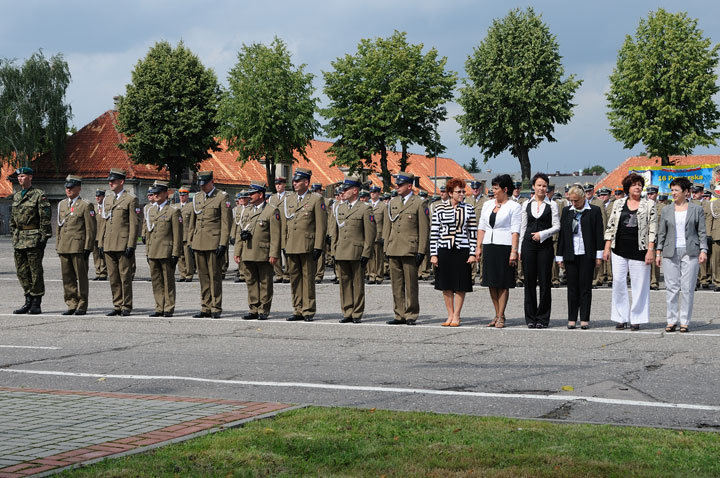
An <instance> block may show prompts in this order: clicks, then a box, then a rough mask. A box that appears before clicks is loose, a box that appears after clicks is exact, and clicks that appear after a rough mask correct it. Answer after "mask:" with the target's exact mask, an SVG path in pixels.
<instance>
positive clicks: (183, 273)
mask: <svg viewBox="0 0 720 478" xmlns="http://www.w3.org/2000/svg"><path fill="white" fill-rule="evenodd" d="M178 196H179V197H180V203H179V204H178V205H177V207H178V209H179V210H180V218H181V219H182V224H183V228H182V232H183V238H182V243H183V250H182V253H181V254H180V258H179V259H178V273H179V274H180V278H179V279H178V280H177V281H178V282H192V278H193V275H194V274H195V256H194V255H193V253H192V249H191V248H190V243H189V242H188V233H189V232H190V228H189V227H188V224H190V216H191V215H192V213H193V209H192V203H191V202H190V201H189V199H190V187H189V186H182V187H181V188H180V189H178Z"/></svg>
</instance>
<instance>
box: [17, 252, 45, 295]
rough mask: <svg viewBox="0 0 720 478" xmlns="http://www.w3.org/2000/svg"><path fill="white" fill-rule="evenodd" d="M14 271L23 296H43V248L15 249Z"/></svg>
mask: <svg viewBox="0 0 720 478" xmlns="http://www.w3.org/2000/svg"><path fill="white" fill-rule="evenodd" d="M14 251H15V271H16V272H17V277H18V280H19V281H20V286H22V288H23V291H24V293H25V295H31V296H33V297H42V296H43V295H45V278H44V274H43V266H42V261H43V257H44V256H45V248H44V247H28V248H27V249H15V250H14Z"/></svg>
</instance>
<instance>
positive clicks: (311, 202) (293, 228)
mask: <svg viewBox="0 0 720 478" xmlns="http://www.w3.org/2000/svg"><path fill="white" fill-rule="evenodd" d="M311 177H312V171H310V170H309V169H305V168H297V169H296V170H295V174H294V175H293V178H292V182H293V189H294V190H295V192H294V193H292V194H289V195H288V196H287V198H286V199H285V203H284V204H283V208H282V209H281V211H280V217H281V220H282V231H283V232H282V234H281V236H282V246H283V247H282V248H283V249H284V250H285V253H286V254H287V258H288V275H289V276H290V290H291V293H292V300H293V309H294V313H293V315H292V316H290V317H288V319H287V320H289V321H296V320H305V321H306V322H312V320H313V317H314V316H315V310H316V307H315V280H314V279H315V273H316V272H317V260H318V259H320V256H321V255H322V251H323V247H324V246H325V235H326V234H327V211H326V209H327V208H326V206H325V201H323V199H322V198H321V197H320V196H319V195H317V194H313V193H311V192H309V190H308V186H309V184H310V178H311Z"/></svg>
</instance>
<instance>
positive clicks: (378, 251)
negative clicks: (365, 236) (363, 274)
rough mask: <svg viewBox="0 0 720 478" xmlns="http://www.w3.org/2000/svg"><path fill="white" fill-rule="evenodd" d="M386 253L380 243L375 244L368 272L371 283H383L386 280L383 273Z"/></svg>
mask: <svg viewBox="0 0 720 478" xmlns="http://www.w3.org/2000/svg"><path fill="white" fill-rule="evenodd" d="M383 261H384V253H383V246H382V244H380V243H379V242H375V243H373V253H372V256H371V257H370V261H368V265H367V271H368V278H369V279H370V280H371V281H379V282H382V281H383V279H384V278H385V275H384V273H383V272H384V271H383Z"/></svg>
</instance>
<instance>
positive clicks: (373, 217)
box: [370, 214, 375, 222]
mask: <svg viewBox="0 0 720 478" xmlns="http://www.w3.org/2000/svg"><path fill="white" fill-rule="evenodd" d="M370 222H375V216H373V215H372V214H370Z"/></svg>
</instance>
